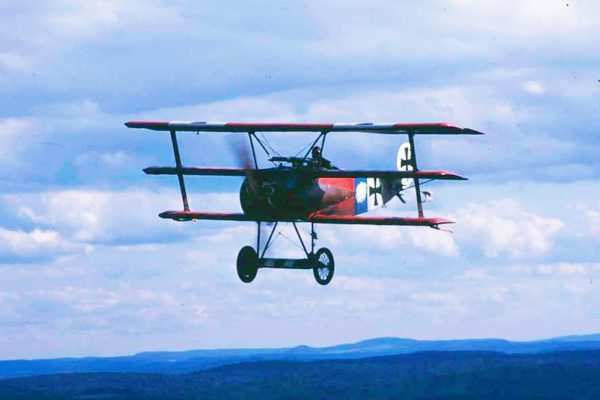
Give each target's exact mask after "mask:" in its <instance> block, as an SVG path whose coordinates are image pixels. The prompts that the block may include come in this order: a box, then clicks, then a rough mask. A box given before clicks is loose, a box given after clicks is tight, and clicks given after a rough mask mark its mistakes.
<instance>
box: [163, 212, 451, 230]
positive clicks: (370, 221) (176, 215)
mask: <svg viewBox="0 0 600 400" xmlns="http://www.w3.org/2000/svg"><path fill="white" fill-rule="evenodd" d="M159 216H160V217H161V218H167V219H173V220H175V221H191V220H198V219H202V220H219V221H261V222H275V221H282V222H315V223H319V224H347V225H357V224H359V225H395V226H428V227H431V228H437V227H438V225H441V224H452V223H453V222H452V221H449V220H447V219H444V218H408V217H354V216H346V215H318V214H317V215H314V216H312V217H310V218H299V219H294V220H289V221H288V220H280V219H278V218H256V217H251V216H248V215H246V214H242V213H217V212H201V211H165V212H162V213H160V214H159Z"/></svg>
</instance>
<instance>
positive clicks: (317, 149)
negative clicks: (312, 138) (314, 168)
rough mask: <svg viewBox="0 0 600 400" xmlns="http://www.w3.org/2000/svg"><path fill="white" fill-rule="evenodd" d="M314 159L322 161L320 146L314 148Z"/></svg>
mask: <svg viewBox="0 0 600 400" xmlns="http://www.w3.org/2000/svg"><path fill="white" fill-rule="evenodd" d="M312 158H313V160H319V159H321V148H320V147H319V146H315V147H313V148H312Z"/></svg>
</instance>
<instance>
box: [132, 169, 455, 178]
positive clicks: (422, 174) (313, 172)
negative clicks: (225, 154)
mask: <svg viewBox="0 0 600 400" xmlns="http://www.w3.org/2000/svg"><path fill="white" fill-rule="evenodd" d="M252 171H253V172H254V173H256V174H257V175H258V176H262V177H269V176H281V175H300V176H303V177H307V178H389V179H399V178H420V179H442V180H466V179H467V178H464V177H462V176H460V175H458V174H455V173H454V172H450V171H444V170H438V171H378V170H321V169H308V168H307V169H296V170H290V169H279V168H268V169H258V170H252ZM144 172H145V173H146V174H148V175H177V174H178V173H181V174H182V175H214V176H245V175H246V172H247V171H246V170H245V169H242V168H210V167H209V168H207V167H181V168H177V167H148V168H145V169H144Z"/></svg>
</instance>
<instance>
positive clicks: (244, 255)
mask: <svg viewBox="0 0 600 400" xmlns="http://www.w3.org/2000/svg"><path fill="white" fill-rule="evenodd" d="M125 125H126V126H127V127H129V128H145V129H151V130H155V131H166V132H170V135H171V143H172V145H173V153H174V155H175V166H174V167H148V168H146V169H144V172H145V173H146V174H150V175H177V178H178V179H179V187H180V189H181V197H182V200H183V211H165V212H163V213H161V214H160V217H161V218H168V219H172V220H175V221H190V220H200V219H202V220H223V221H253V222H256V223H257V227H258V230H257V232H258V233H257V243H256V249H254V248H253V247H252V246H245V247H243V248H242V249H241V250H240V252H239V253H238V257H237V273H238V276H239V278H240V279H241V280H242V281H243V282H246V283H249V282H252V280H254V278H255V277H256V273H257V271H258V269H259V268H289V269H312V270H313V273H314V276H315V279H316V280H317V282H318V283H319V284H321V285H326V284H328V283H329V282H330V281H331V278H332V277H333V272H334V261H333V255H332V253H331V251H329V249H327V248H325V247H323V248H320V249H319V250H317V251H316V252H315V240H316V239H317V235H316V232H315V224H368V225H402V226H404V225H409V226H427V227H430V228H435V229H439V226H440V225H442V224H449V223H452V221H448V220H446V219H443V218H426V217H424V216H423V197H422V196H428V195H429V193H428V192H421V184H422V183H425V182H421V180H427V181H430V180H434V179H445V180H464V179H466V178H463V177H461V176H459V175H457V174H454V173H452V172H448V171H424V170H419V169H418V168H417V158H416V154H415V151H414V149H415V145H414V136H415V135H421V134H424V135H430V134H441V135H479V134H481V132H478V131H475V130H472V129H463V128H459V127H456V126H453V125H449V124H445V123H433V124H397V123H394V124H377V123H356V124H348V123H336V124H319V123H317V124H307V123H216V122H179V121H171V122H158V121H131V122H127V123H126V124H125ZM179 131H190V132H242V133H245V134H247V135H248V139H249V141H250V148H251V154H252V159H251V160H250V157H249V156H248V157H246V160H245V162H244V164H245V165H244V168H206V167H185V166H182V165H181V157H180V155H179V147H178V145H177V136H176V133H177V132H179ZM258 132H260V133H263V132H313V133H315V134H316V136H317V137H316V139H315V140H314V141H312V142H311V144H310V146H309V147H308V150H307V151H306V153H305V154H304V155H303V156H302V157H278V156H272V155H271V153H270V152H269V148H270V146H269V145H268V143H265V142H264V139H261V138H259V136H258V135H257V133H258ZM332 132H342V133H344V134H348V133H350V132H368V133H378V134H393V135H396V134H406V135H407V136H408V142H407V143H404V144H403V145H402V146H400V149H399V151H398V155H397V159H396V170H390V171H385V170H384V171H382V170H341V169H339V168H337V167H335V166H334V165H332V164H331V163H330V162H329V161H328V160H326V159H325V158H323V156H322V149H323V147H324V146H325V139H326V138H327V135H328V134H329V133H332ZM255 143H257V144H258V145H259V146H260V147H261V148H262V149H263V150H264V151H265V153H266V154H267V156H268V157H269V161H270V162H271V163H272V164H273V165H274V166H273V167H272V168H262V169H260V168H259V167H258V162H257V159H256V151H255ZM185 175H218V176H243V177H245V179H244V182H243V183H242V186H241V189H240V203H241V206H242V210H243V213H215V212H202V211H191V210H190V209H189V205H188V199H187V194H186V190H185V181H184V176H185ZM413 187H414V189H415V193H416V200H417V210H418V216H417V217H416V218H400V217H358V216H357V215H360V214H364V213H366V212H367V211H370V210H372V209H374V208H377V207H380V206H382V205H384V204H386V203H387V202H388V201H390V200H391V199H393V198H394V197H396V196H397V197H399V198H400V200H402V201H403V202H404V199H403V198H402V191H405V190H407V189H411V188H413ZM263 222H264V223H270V224H272V229H271V233H270V235H269V237H268V239H267V241H266V243H265V244H264V246H263V247H262V248H261V237H260V227H261V223H263ZM280 222H290V223H292V225H293V227H294V230H295V232H296V234H297V235H298V240H299V241H300V244H301V245H302V248H303V250H304V253H305V255H306V258H302V259H282V258H267V257H265V253H266V251H267V249H268V248H269V246H270V245H271V244H272V239H273V234H274V233H275V230H276V228H277V225H278V224H279V223H280ZM299 222H308V223H310V227H311V236H310V251H309V250H308V249H307V247H306V245H305V243H304V240H303V239H302V236H301V235H300V232H299V230H298V227H297V226H296V224H297V223H299Z"/></svg>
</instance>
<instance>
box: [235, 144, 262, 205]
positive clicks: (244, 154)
mask: <svg viewBox="0 0 600 400" xmlns="http://www.w3.org/2000/svg"><path fill="white" fill-rule="evenodd" d="M227 141H228V142H229V148H230V150H231V152H232V153H233V154H234V156H235V158H236V160H237V163H238V166H239V167H240V168H243V169H244V171H245V173H246V180H247V182H248V187H249V188H250V190H251V191H252V193H254V194H255V195H256V196H258V197H262V194H261V193H260V191H259V184H258V179H257V173H256V168H255V165H254V160H253V158H252V153H251V151H250V148H249V146H248V143H247V142H246V141H245V140H243V139H242V138H241V137H240V136H238V135H229V136H228V137H227Z"/></svg>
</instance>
